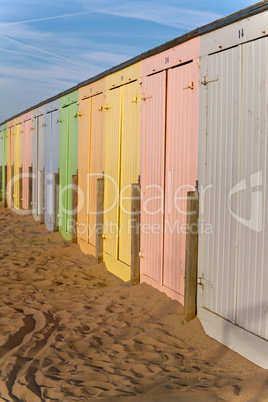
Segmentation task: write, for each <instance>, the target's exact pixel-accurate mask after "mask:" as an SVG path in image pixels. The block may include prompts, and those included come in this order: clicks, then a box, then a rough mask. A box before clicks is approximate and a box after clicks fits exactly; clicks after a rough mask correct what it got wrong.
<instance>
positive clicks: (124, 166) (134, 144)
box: [104, 81, 140, 280]
mask: <svg viewBox="0 0 268 402" xmlns="http://www.w3.org/2000/svg"><path fill="white" fill-rule="evenodd" d="M107 101H108V103H107V107H106V109H107V110H106V113H107V120H106V124H107V126H106V157H105V180H104V211H105V212H104V236H105V240H104V261H105V262H106V264H107V265H108V269H109V270H111V272H113V273H114V274H115V275H117V276H119V277H120V278H122V279H123V280H129V279H130V264H131V201H130V199H127V198H129V197H130V196H131V184H132V183H137V182H138V176H139V165H140V86H139V83H138V81H133V82H131V83H129V84H125V85H122V86H120V87H117V88H115V89H111V90H109V92H108V95H107Z"/></svg>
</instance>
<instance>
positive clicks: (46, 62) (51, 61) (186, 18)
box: [0, 0, 254, 122]
mask: <svg viewBox="0 0 268 402" xmlns="http://www.w3.org/2000/svg"><path fill="white" fill-rule="evenodd" d="M251 4H254V3H253V2H252V1H247V0H237V1H230V0H226V1H224V2H215V1H212V0H203V1H197V0H188V1H187V2H186V1H181V0H166V1H165V2H164V1H159V0H143V1H139V0H138V1H129V0H109V1H108V0H98V1H97V0H76V1H70V0H64V1H63V0H57V1H55V0H54V1H52V0H46V1H43V0H42V1H39V0H35V1H33V0H14V1H13V0H12V1H10V0H0V54H1V57H0V122H1V121H4V120H6V119H8V118H9V117H11V116H13V115H14V114H17V113H20V112H21V111H23V110H25V109H27V108H28V107H31V106H33V105H35V104H37V103H38V102H40V101H42V99H47V98H49V97H51V96H53V95H56V94H57V93H59V92H61V91H63V90H65V89H68V88H70V87H72V86H73V85H75V84H77V83H78V82H81V81H84V80H86V79H88V78H90V77H93V76H94V75H96V74H98V73H101V72H102V71H104V70H106V69H108V68H110V67H113V66H115V65H117V64H119V63H121V62H123V61H126V60H128V59H130V58H132V57H134V56H137V55H138V54H140V53H142V52H144V51H146V50H149V49H152V48H154V47H155V46H158V45H161V44H163V43H165V42H167V41H169V40H171V39H174V38H176V37H178V36H180V35H182V34H184V33H186V32H189V31H191V30H193V29H195V28H197V27H199V26H202V25H205V24H207V23H209V22H212V21H214V20H216V19H218V18H221V17H225V16H227V15H229V14H231V13H233V12H236V11H238V10H240V9H242V8H245V7H248V6H250V5H251Z"/></svg>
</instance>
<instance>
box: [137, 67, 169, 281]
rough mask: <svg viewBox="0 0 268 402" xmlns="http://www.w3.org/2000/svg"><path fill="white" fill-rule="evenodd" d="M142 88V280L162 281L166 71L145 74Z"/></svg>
mask: <svg viewBox="0 0 268 402" xmlns="http://www.w3.org/2000/svg"><path fill="white" fill-rule="evenodd" d="M142 90H143V97H144V98H143V100H144V101H143V104H142V133H143V137H142V140H141V147H142V151H141V152H142V154H141V155H142V166H141V169H142V170H141V190H142V206H141V245H140V249H141V257H142V258H141V260H140V269H141V280H142V281H146V280H147V278H150V279H152V280H153V281H155V283H161V282H162V263H163V207H164V205H163V189H164V161H165V111H166V71H162V72H160V73H158V74H154V75H151V76H149V77H146V80H144V82H143V87H142ZM152 228H155V230H152Z"/></svg>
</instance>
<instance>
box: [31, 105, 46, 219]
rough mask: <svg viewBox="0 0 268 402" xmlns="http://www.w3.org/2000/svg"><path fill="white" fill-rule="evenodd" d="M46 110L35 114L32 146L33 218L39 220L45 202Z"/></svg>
mask: <svg viewBox="0 0 268 402" xmlns="http://www.w3.org/2000/svg"><path fill="white" fill-rule="evenodd" d="M44 112H45V111H44V110H42V111H41V110H40V111H37V112H34V119H33V125H34V131H33V134H32V136H33V145H32V156H33V158H32V160H33V161H32V162H33V183H32V185H33V196H32V203H33V209H32V212H33V216H34V217H35V218H36V219H38V217H39V216H40V215H42V214H43V210H41V209H42V208H43V200H42V197H44V189H43V188H41V182H42V180H41V172H42V171H43V170H44V164H45V162H44V151H45V147H44V146H45V140H44V137H45V115H44Z"/></svg>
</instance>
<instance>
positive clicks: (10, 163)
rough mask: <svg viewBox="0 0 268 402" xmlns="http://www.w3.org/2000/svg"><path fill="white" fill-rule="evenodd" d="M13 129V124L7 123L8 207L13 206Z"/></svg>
mask: <svg viewBox="0 0 268 402" xmlns="http://www.w3.org/2000/svg"><path fill="white" fill-rule="evenodd" d="M13 130H14V126H13V125H8V128H7V134H6V139H7V192H6V196H7V205H8V207H9V208H11V206H13V197H12V196H13V191H12V187H13V186H12V182H11V179H12V166H13V165H14V150H13V138H14V136H13Z"/></svg>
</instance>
